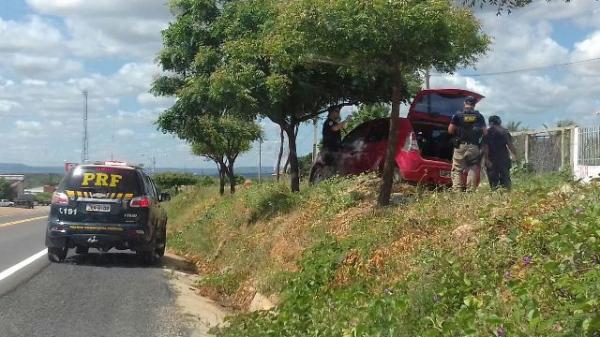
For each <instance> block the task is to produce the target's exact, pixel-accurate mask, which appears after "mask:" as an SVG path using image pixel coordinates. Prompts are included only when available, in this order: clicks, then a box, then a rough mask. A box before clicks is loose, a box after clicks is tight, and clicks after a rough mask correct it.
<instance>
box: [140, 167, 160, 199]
mask: <svg viewBox="0 0 600 337" xmlns="http://www.w3.org/2000/svg"><path fill="white" fill-rule="evenodd" d="M140 174H141V175H142V177H143V179H144V185H145V187H146V191H147V193H148V195H150V196H151V197H152V198H154V199H156V198H158V197H157V195H156V190H155V189H154V186H153V184H152V182H151V181H150V177H148V176H147V175H146V174H145V173H144V172H140Z"/></svg>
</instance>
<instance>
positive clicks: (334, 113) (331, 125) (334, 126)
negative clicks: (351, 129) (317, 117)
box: [323, 106, 348, 153]
mask: <svg viewBox="0 0 600 337" xmlns="http://www.w3.org/2000/svg"><path fill="white" fill-rule="evenodd" d="M347 123H348V121H345V122H341V121H340V107H339V106H333V107H330V108H329V110H328V114H327V120H325V123H324V124H323V150H325V151H327V152H333V153H334V152H337V151H338V150H339V148H340V144H341V143H342V129H344V128H345V127H346V125H347Z"/></svg>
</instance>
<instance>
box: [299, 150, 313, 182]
mask: <svg viewBox="0 0 600 337" xmlns="http://www.w3.org/2000/svg"><path fill="white" fill-rule="evenodd" d="M312 159H313V157H312V153H309V154H307V155H304V156H301V157H298V164H299V166H300V176H301V177H308V176H309V174H310V168H311V167H312V164H313V160H312Z"/></svg>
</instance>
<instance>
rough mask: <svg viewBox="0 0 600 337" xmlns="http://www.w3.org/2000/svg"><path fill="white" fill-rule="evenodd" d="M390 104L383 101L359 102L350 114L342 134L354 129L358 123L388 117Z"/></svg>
mask: <svg viewBox="0 0 600 337" xmlns="http://www.w3.org/2000/svg"><path fill="white" fill-rule="evenodd" d="M389 117H390V106H389V104H385V103H375V104H361V105H360V107H359V108H358V111H357V112H355V113H354V114H352V118H351V119H350V121H349V122H348V124H347V125H346V128H345V129H344V134H348V132H350V131H352V130H354V128H356V127H357V126H358V125H360V124H362V123H364V122H368V121H372V120H374V119H378V118H389Z"/></svg>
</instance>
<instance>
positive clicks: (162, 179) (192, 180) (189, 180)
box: [152, 172, 199, 190]
mask: <svg viewBox="0 0 600 337" xmlns="http://www.w3.org/2000/svg"><path fill="white" fill-rule="evenodd" d="M152 178H153V179H154V181H155V182H156V185H158V188H160V189H161V190H171V189H175V190H177V189H179V187H180V186H190V185H196V184H197V183H198V182H199V177H198V176H195V175H193V174H191V173H174V172H165V173H158V174H155V175H153V176H152Z"/></svg>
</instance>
